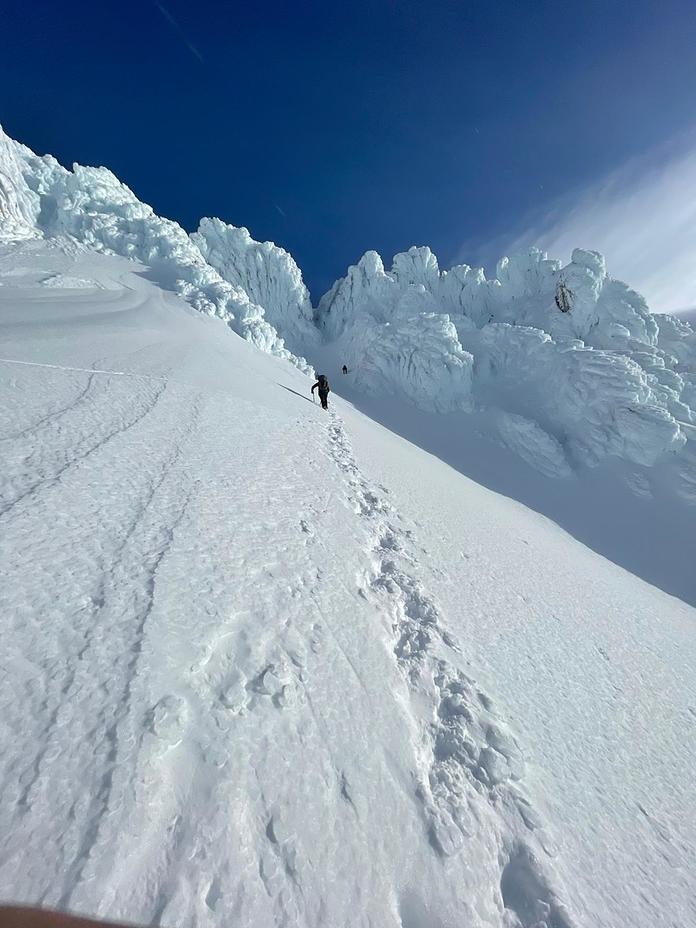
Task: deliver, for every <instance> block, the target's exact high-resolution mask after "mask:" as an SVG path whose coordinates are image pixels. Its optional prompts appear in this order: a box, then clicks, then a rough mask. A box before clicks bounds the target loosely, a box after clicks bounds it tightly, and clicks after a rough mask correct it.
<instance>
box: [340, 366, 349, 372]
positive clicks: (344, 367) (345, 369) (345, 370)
mask: <svg viewBox="0 0 696 928" xmlns="http://www.w3.org/2000/svg"><path fill="white" fill-rule="evenodd" d="M341 370H342V371H343V373H344V374H347V373H348V368H347V367H346V366H345V364H344V365H343V367H342V368H341Z"/></svg>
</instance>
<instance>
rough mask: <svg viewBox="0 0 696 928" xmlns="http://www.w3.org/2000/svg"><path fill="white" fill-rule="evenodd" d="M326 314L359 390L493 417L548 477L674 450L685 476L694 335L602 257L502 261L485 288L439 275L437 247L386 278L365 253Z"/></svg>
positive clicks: (459, 276)
mask: <svg viewBox="0 0 696 928" xmlns="http://www.w3.org/2000/svg"><path fill="white" fill-rule="evenodd" d="M560 285H563V286H564V287H565V288H567V291H569V294H570V296H569V299H570V310H569V311H568V312H561V311H560V310H559V308H558V306H557V304H556V295H557V293H558V289H559V286H560ZM317 318H318V324H319V326H320V328H321V330H322V332H323V334H324V338H325V339H326V340H327V341H336V342H337V344H338V345H339V346H340V354H341V356H342V357H344V358H345V359H346V363H347V364H348V366H349V367H351V369H352V371H353V380H354V384H355V386H356V388H357V389H358V390H361V391H365V392H371V391H373V390H376V389H378V390H387V391H389V392H392V393H401V394H403V395H405V396H406V397H407V398H408V399H410V400H411V401H412V402H413V403H414V404H416V405H418V406H420V407H421V408H424V409H433V410H437V411H439V412H451V411H454V410H465V411H468V410H470V409H472V408H474V407H476V408H479V409H480V408H484V409H489V410H490V412H491V416H490V422H491V429H492V432H493V433H494V434H495V436H496V437H497V438H498V440H500V441H501V442H502V443H503V444H505V445H506V446H508V447H510V448H512V449H513V450H515V451H516V453H518V454H520V455H521V456H522V457H523V458H525V459H526V460H528V462H530V463H533V465H534V466H536V467H537V468H538V469H540V470H542V471H543V472H545V473H549V474H554V475H556V476H562V475H566V474H568V473H570V472H571V469H572V468H573V467H576V466H578V465H584V466H593V465H596V464H598V463H600V462H601V461H602V460H603V459H605V458H607V457H608V456H610V455H611V456H616V457H619V458H623V459H625V460H626V461H628V462H631V463H632V464H636V465H642V466H646V467H650V466H653V465H655V464H657V463H658V462H660V461H663V460H666V459H670V458H671V457H673V456H674V455H675V454H679V455H680V459H681V464H682V465H683V466H689V464H688V459H687V458H684V457H683V455H681V452H683V451H684V448H685V446H686V444H687V435H688V433H689V432H691V434H693V429H690V428H688V427H689V426H692V425H693V424H694V423H695V422H696V413H695V412H694V409H696V334H694V332H693V330H692V329H691V328H690V326H688V325H686V324H684V323H682V322H680V321H679V320H678V319H675V318H673V317H670V316H665V317H662V316H654V315H652V314H651V313H650V311H649V309H648V307H647V305H646V303H645V300H644V299H643V298H642V297H641V296H640V295H639V294H638V293H636V292H635V291H633V290H631V289H630V288H629V287H627V286H626V285H625V284H623V283H621V282H620V281H617V280H614V279H612V278H611V277H610V276H609V275H608V274H607V270H606V266H605V262H604V258H603V257H602V256H601V255H599V254H597V253H596V252H591V251H583V250H581V249H576V250H575V251H574V252H573V255H572V260H571V262H570V263H569V264H568V265H567V266H565V267H563V266H562V265H561V263H560V262H558V261H551V260H549V259H548V258H547V257H546V255H545V254H543V253H542V252H540V251H538V250H532V251H531V252H530V253H529V254H528V255H522V256H517V257H515V258H510V259H508V258H503V259H502V260H501V261H500V262H499V264H498V268H497V275H496V277H495V278H494V279H490V280H489V279H486V277H485V274H484V272H483V270H482V269H481V268H470V267H468V266H466V265H461V266H458V267H454V268H452V269H451V270H450V271H440V269H439V267H438V262H437V259H436V257H435V255H433V253H432V252H431V251H430V249H429V248H415V247H414V248H411V249H410V250H409V251H408V252H406V253H404V254H399V255H396V257H395V258H394V261H393V265H392V269H391V271H386V270H385V268H384V265H383V263H382V260H381V258H380V257H379V255H378V254H377V253H376V252H367V253H366V254H365V255H364V256H363V257H362V258H361V260H360V261H359V262H358V264H357V265H355V266H354V267H351V268H349V270H348V273H347V275H346V276H345V277H344V278H342V279H341V280H339V281H337V282H336V283H335V284H334V286H333V287H332V288H331V290H330V291H329V292H328V293H327V294H326V295H325V296H324V297H323V298H322V300H321V301H320V304H319V309H318V313H317ZM377 346H379V347H377ZM455 359H456V360H455ZM453 361H455V363H453ZM425 371H427V374H425V373H424V372H425Z"/></svg>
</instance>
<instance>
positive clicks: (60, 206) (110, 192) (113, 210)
mask: <svg viewBox="0 0 696 928" xmlns="http://www.w3.org/2000/svg"><path fill="white" fill-rule="evenodd" d="M0 165H2V170H3V177H4V179H3V181H2V184H3V191H4V192H3V193H2V194H1V195H0V204H2V205H0V218H3V226H5V234H6V238H8V239H12V238H17V237H19V236H18V234H17V232H19V233H20V235H21V234H25V233H26V232H27V231H33V233H34V234H38V235H43V236H44V237H47V238H54V237H59V238H64V237H68V238H69V239H71V240H74V241H76V242H78V243H80V244H81V245H84V246H87V247H89V248H90V249H93V250H95V251H99V252H103V253H105V254H110V255H120V256H123V257H126V258H132V259H136V260H139V261H142V262H143V263H144V264H146V265H148V266H149V267H150V268H151V271H152V273H153V275H154V276H155V278H156V280H157V282H158V283H159V284H160V285H161V286H163V287H165V288H167V289H172V290H174V291H175V292H177V293H178V294H180V295H181V296H183V297H184V298H185V299H186V300H187V301H188V302H189V303H190V304H191V305H192V306H193V307H194V308H195V309H197V310H199V311H200V312H203V313H206V314H207V315H212V316H219V317H220V318H221V319H224V320H225V321H226V322H227V323H229V325H230V326H231V327H232V328H233V329H234V330H235V331H236V332H237V333H238V334H239V335H241V336H242V337H244V338H245V339H247V340H248V341H250V342H252V344H254V345H255V346H256V347H257V348H260V349H261V350H263V351H266V352H270V353H272V354H276V355H278V356H280V357H285V358H288V359H289V360H292V361H294V362H295V363H296V364H297V366H299V367H300V368H301V369H304V370H307V369H308V368H307V365H306V362H304V360H302V359H298V358H296V357H293V356H292V355H291V354H290V352H289V351H288V350H287V349H286V348H285V345H284V341H283V339H282V338H281V337H280V335H279V334H278V332H277V331H276V329H275V328H274V327H273V326H272V325H271V324H270V323H269V321H268V320H267V318H266V311H265V308H264V306H262V305H261V304H259V303H258V302H256V301H255V299H253V298H252V297H250V294H249V293H248V292H247V291H246V290H245V289H244V288H243V286H242V285H241V284H240V283H238V282H237V281H235V280H233V281H228V280H226V279H225V278H224V277H223V276H222V275H221V274H220V273H218V271H217V270H216V269H215V268H214V267H212V265H211V264H209V263H208V262H207V261H206V259H205V258H204V256H203V255H202V254H201V252H200V250H199V248H198V246H197V245H196V244H195V243H194V242H193V241H192V240H191V238H190V237H189V236H188V234H187V233H186V232H185V231H184V230H183V229H182V228H181V226H179V225H178V224H177V223H176V222H172V221H171V220H169V219H163V218H161V217H160V216H157V215H156V214H155V213H154V211H153V210H152V208H151V207H150V206H148V205H147V204H145V203H141V202H140V200H138V198H137V197H136V196H135V194H134V193H133V192H132V191H131V190H130V189H129V188H128V187H126V185H125V184H122V183H121V182H120V181H119V180H118V178H117V177H115V176H114V175H113V174H112V173H111V171H109V170H107V169H106V168H91V167H82V166H80V165H78V164H76V165H74V166H73V170H72V171H68V170H66V169H65V168H63V167H62V166H61V165H60V164H59V163H58V162H57V161H56V159H55V158H52V157H50V156H46V157H43V158H41V157H38V156H37V155H35V154H34V153H33V152H32V151H30V150H29V149H28V148H25V147H24V146H21V145H18V144H17V143H16V142H13V141H12V140H10V139H8V137H7V136H6V135H3V136H1V137H0ZM6 214H7V216H9V219H10V221H9V222H7V223H5V221H4V216H5V215H6ZM278 250H279V249H278ZM282 272H283V271H282V269H281V272H280V274H281V275H282Z"/></svg>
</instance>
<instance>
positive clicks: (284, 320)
mask: <svg viewBox="0 0 696 928" xmlns="http://www.w3.org/2000/svg"><path fill="white" fill-rule="evenodd" d="M191 240H192V241H193V243H194V244H195V245H197V246H198V248H199V249H200V252H201V254H202V255H203V257H204V258H205V259H206V261H207V262H208V263H209V264H210V265H211V266H212V267H214V268H215V270H216V271H217V272H218V273H219V274H220V275H221V276H222V277H223V278H224V279H225V280H227V281H229V282H230V283H232V284H236V285H237V286H238V287H240V288H241V289H242V290H243V291H244V292H245V293H247V294H248V295H249V298H250V299H252V300H253V301H254V303H256V304H257V305H258V306H263V307H264V309H265V313H266V318H267V320H268V321H269V322H270V323H271V325H273V326H274V327H275V328H276V329H277V330H278V331H279V332H282V333H283V337H284V339H285V341H286V342H287V343H288V344H289V345H290V346H291V348H292V350H293V351H297V352H304V351H306V350H307V348H308V347H309V346H311V345H312V344H313V343H314V342H316V341H317V330H316V328H315V326H314V318H313V317H314V310H313V309H312V303H311V301H310V299H309V291H308V290H307V288H306V286H305V285H304V281H303V280H302V273H301V271H300V269H299V268H298V266H297V264H296V263H295V261H294V260H293V258H292V255H289V254H288V253H287V251H285V250H284V249H282V248H279V247H278V246H277V245H274V244H273V243H272V242H263V243H261V242H255V241H254V239H253V238H252V237H251V235H249V231H248V230H247V229H238V228H237V227H236V226H231V225H227V224H226V223H224V222H222V221H221V220H220V219H201V222H200V225H199V227H198V232H194V233H193V234H192V235H191Z"/></svg>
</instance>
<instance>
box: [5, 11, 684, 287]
mask: <svg viewBox="0 0 696 928" xmlns="http://www.w3.org/2000/svg"><path fill="white" fill-rule="evenodd" d="M1 20H2V21H1V25H0V72H1V80H0V122H2V124H3V125H4V128H5V130H6V131H7V132H8V133H9V134H10V135H11V136H13V137H14V138H17V139H19V140H20V141H23V142H24V143H26V144H27V145H29V146H30V147H32V148H33V149H34V150H36V151H38V152H40V153H44V152H51V153H52V154H54V155H55V156H56V157H57V158H58V159H59V160H60V161H61V162H62V163H64V164H67V165H70V164H72V162H73V161H79V162H81V163H83V164H104V165H106V166H108V167H110V168H111V169H112V170H113V171H114V172H115V173H116V174H117V175H118V176H119V177H120V178H121V179H122V180H123V181H124V182H126V183H127V184H128V185H129V186H130V187H132V188H133V190H134V191H135V192H136V193H137V194H138V196H139V197H140V198H141V199H142V200H145V201H146V202H148V203H151V204H152V205H153V207H154V208H155V209H156V210H157V212H159V213H161V214H162V215H165V216H168V217H170V218H173V219H177V220H178V221H179V222H181V223H182V224H183V225H184V226H185V227H186V228H187V229H189V230H190V229H193V228H195V227H196V225H197V222H198V219H199V218H200V217H201V216H205V215H214V216H220V217H221V218H223V219H225V220H227V221H228V222H232V223H234V224H235V225H245V226H247V227H248V228H249V229H250V231H251V233H252V235H253V236H254V237H255V238H257V239H272V240H273V241H275V242H277V243H278V244H281V245H283V246H284V247H285V248H287V249H288V250H289V251H291V252H292V254H293V255H294V256H295V258H296V259H297V261H298V263H299V264H300V266H301V267H302V269H303V272H304V275H305V278H306V280H307V282H308V284H309V286H310V288H311V289H312V294H313V296H314V298H315V299H317V298H318V297H319V295H320V294H321V293H322V292H323V290H324V289H326V287H327V286H328V285H329V284H330V283H331V282H332V281H333V280H334V278H335V277H337V276H339V275H341V274H343V273H344V272H345V268H346V266H347V265H348V264H349V263H354V262H355V261H356V260H357V259H358V258H359V257H360V255H361V254H362V253H363V252H364V251H365V250H367V249H368V248H375V249H377V250H378V251H380V253H382V255H383V256H384V258H385V263H387V262H388V261H390V259H391V256H392V255H393V254H394V252H396V251H400V250H403V249H404V248H407V247H408V246H409V245H411V244H430V245H431V246H432V247H433V249H434V250H435V252H436V253H437V254H438V256H439V257H440V261H441V264H442V265H443V266H447V265H448V264H449V263H450V262H451V261H452V260H453V259H454V258H455V257H456V256H457V254H458V252H459V250H460V247H461V244H462V242H464V241H472V242H473V241H486V240H488V239H490V238H493V237H495V236H496V235H499V234H500V233H501V232H502V231H504V230H505V229H506V228H508V227H510V226H511V225H514V224H515V223H516V222H519V221H520V218H521V217H522V216H523V215H524V214H526V213H527V211H528V210H530V209H532V208H535V207H538V206H539V205H541V204H543V203H546V202H548V201H550V200H552V199H553V198H555V197H556V196H558V195H560V194H565V193H567V192H568V191H569V190H571V189H574V188H577V187H581V186H583V185H584V184H586V183H588V182H590V181H592V180H594V179H595V178H596V177H598V176H600V175H602V174H603V173H605V172H606V171H608V170H611V169H613V168H614V167H616V166H617V165H618V164H620V163H622V162H623V161H625V160H626V159H627V158H629V157H631V156H633V155H636V154H639V153H642V152H644V151H646V150H648V149H649V148H651V147H652V146H653V145H655V144H658V143H660V142H662V141H663V140H665V139H667V138H670V137H671V136H673V135H674V134H675V133H677V132H680V131H682V130H683V129H684V128H686V127H689V126H693V124H694V122H695V121H696V99H695V98H696V94H695V90H694V88H696V54H694V48H696V3H694V2H693V0H666V2H661V3H657V2H655V0H615V2H612V0H602V2H594V0H585V2H583V3H576V2H568V3H566V2H564V0H553V2H547V0H537V2H534V3H531V2H499V3H495V2H493V0H483V2H466V0H460V2H444V0H431V2H429V3H424V2H422V3H415V2H411V0H402V2H397V0H373V2H362V0H358V2H350V3H338V2H331V0H325V2H313V0H311V2H304V3H303V2H300V0H297V2H280V0H266V2H260V3H252V2H251V0H247V2H236V3H223V2H217V3H214V2H206V0H197V2H187V0H161V3H155V2H150V0H138V2H126V0H123V2H118V3H117V2H112V0H102V2H99V3H96V2H93V0H92V2H85V0H72V2H67V3H58V2H55V0H51V2H42V0H3V3H2V12H1Z"/></svg>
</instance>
